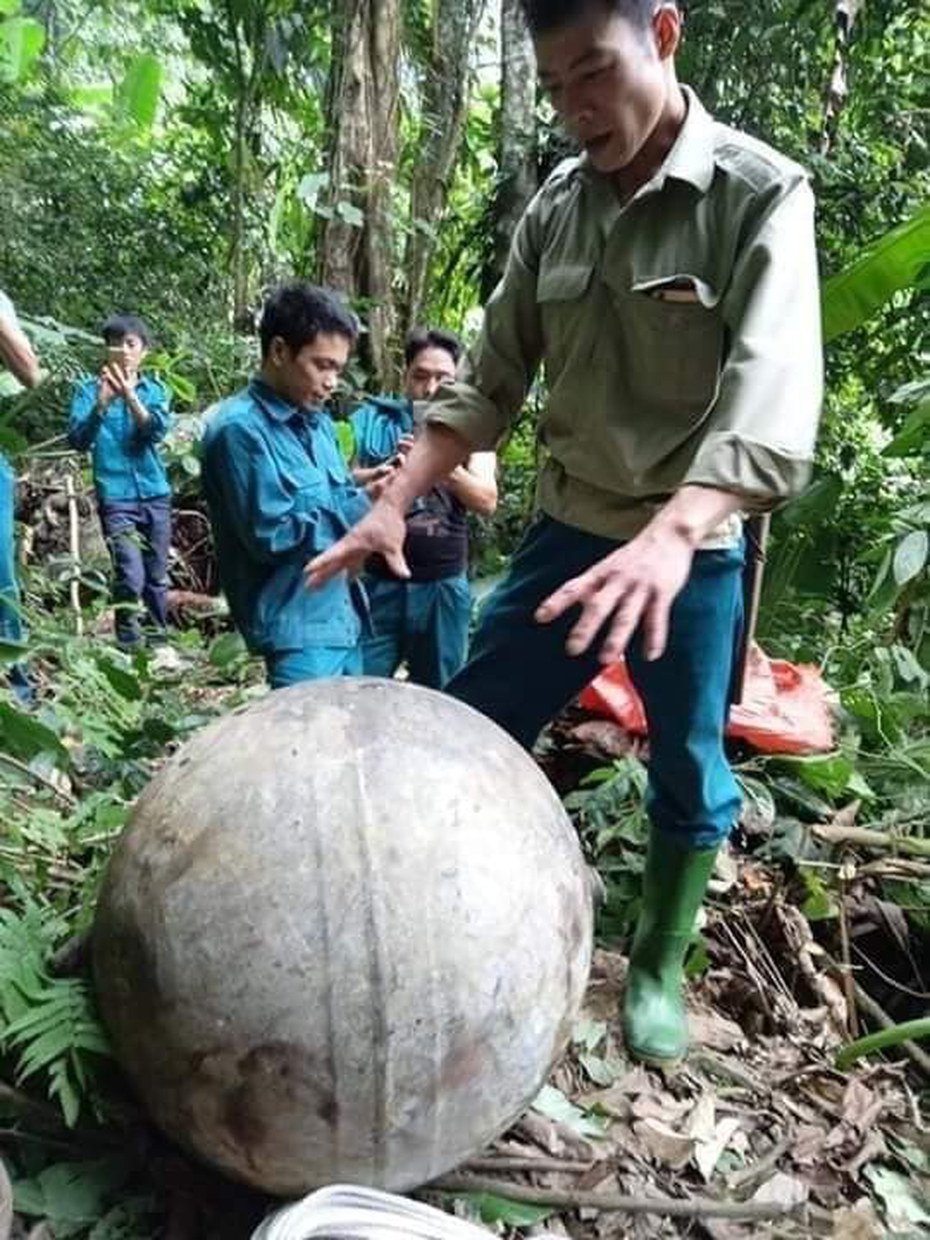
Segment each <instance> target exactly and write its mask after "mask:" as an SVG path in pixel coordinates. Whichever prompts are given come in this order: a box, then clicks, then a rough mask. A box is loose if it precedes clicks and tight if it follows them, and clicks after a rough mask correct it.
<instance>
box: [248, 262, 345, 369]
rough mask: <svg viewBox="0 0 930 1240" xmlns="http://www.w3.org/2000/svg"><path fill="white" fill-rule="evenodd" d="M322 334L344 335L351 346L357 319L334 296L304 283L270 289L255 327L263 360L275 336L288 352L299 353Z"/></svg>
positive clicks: (303, 281)
mask: <svg viewBox="0 0 930 1240" xmlns="http://www.w3.org/2000/svg"><path fill="white" fill-rule="evenodd" d="M322 332H326V333H327V334H332V335H334V336H345V338H346V340H348V341H349V343H350V344H352V345H354V344H355V342H356V341H357V340H358V333H359V325H358V319H357V318H356V317H355V315H354V314H353V313H352V311H351V310H350V309H349V307H348V306H347V305H346V304H345V303H344V302H343V301H342V300H341V299H340V298H339V297H338V296H337V295H336V294H335V293H333V292H331V291H330V290H329V289H326V288H319V287H318V286H317V285H316V284H308V283H307V281H306V280H292V281H290V282H289V283H287V284H279V285H278V287H277V288H274V289H272V290H271V292H270V293H269V294H268V298H267V300H266V301H265V307H264V309H263V310H262V321H261V324H260V326H259V335H260V336H261V341H262V357H263V358H264V357H267V356H268V353H269V351H270V349H271V342H272V340H274V338H275V336H280V337H281V339H282V340H283V341H284V343H285V344H286V345H287V347H288V348H289V349H290V351H291V352H292V353H299V352H300V350H301V349H302V348H303V347H304V345H308V344H312V343H313V342H314V340H316V338H317V336H319V335H320V334H321V333H322Z"/></svg>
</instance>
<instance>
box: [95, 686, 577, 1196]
mask: <svg viewBox="0 0 930 1240" xmlns="http://www.w3.org/2000/svg"><path fill="white" fill-rule="evenodd" d="M591 932H592V913H591V897H590V890H589V885H588V881H587V871H586V867H585V865H584V862H583V859H582V856H581V851H580V849H579V846H578V842H577V838H576V836H575V833H574V831H573V829H572V826H571V823H570V822H569V820H568V818H567V816H566V814H565V811H564V810H563V808H562V805H561V804H560V802H559V800H558V798H557V797H556V795H555V794H554V792H553V791H552V789H551V787H550V785H549V784H548V782H547V780H546V779H545V778H544V776H543V775H542V774H541V773H540V771H539V770H538V768H537V767H536V765H535V764H534V763H533V761H532V760H531V759H530V758H529V757H528V755H527V754H526V753H524V751H523V750H522V749H521V748H520V747H519V746H518V745H517V744H515V743H514V742H513V741H512V740H511V739H510V737H508V736H507V735H505V733H504V732H502V731H501V730H500V729H499V728H498V727H497V726H496V725H495V724H493V723H491V722H489V721H488V720H487V719H485V718H484V717H483V716H482V715H480V714H478V713H477V712H476V711H473V710H471V709H470V708H469V707H467V706H464V705H462V704H461V703H460V702H457V701H455V700H453V699H452V698H448V697H445V696H443V695H441V694H438V693H434V692H432V691H430V690H427V689H421V688H416V687H414V686H410V685H402V684H398V683H396V682H392V681H387V680H370V679H357V680H338V681H336V680H332V681H317V682H313V683H309V684H306V685H299V686H296V687H294V688H292V689H287V690H283V691H279V692H276V693H272V694H269V695H268V696H267V697H264V698H262V699H260V700H259V701H257V702H255V703H253V704H251V705H249V706H247V707H245V708H243V709H240V710H237V711H235V712H233V713H231V714H230V715H228V716H226V717H225V718H223V719H221V720H219V721H218V722H216V723H214V724H212V725H211V726H209V727H207V728H205V729H204V730H203V731H202V732H200V733H199V734H197V735H196V736H195V737H194V738H193V739H192V740H190V741H189V742H188V743H187V744H186V745H185V746H184V747H183V748H182V749H181V750H180V751H179V752H178V753H177V754H176V755H174V757H172V758H171V759H170V760H169V762H168V763H167V765H166V766H165V767H164V768H163V769H162V770H161V772H160V773H159V774H158V775H157V777H156V778H155V779H154V780H153V781H152V783H151V784H150V785H149V787H148V788H147V789H146V790H145V792H144V793H143V795H142V797H141V798H140V800H139V802H138V805H137V806H136V809H135V811H134V813H133V816H132V819H131V821H130V823H129V825H128V826H127V828H126V831H125V832H124V834H123V835H122V837H121V838H120V840H119V841H118V843H117V845H116V848H115V851H114V855H113V857H112V860H111V863H110V866H109V869H108V872H107V875H106V878H105V881H104V885H103V889H102V892H101V895H100V900H99V905H98V909H97V917H96V924H95V929H94V940H93V963H94V976H95V981H96V987H97V993H98V997H99V1002H100V1007H101V1011H102V1013H103V1017H104V1020H105V1023H106V1025H107V1027H108V1029H109V1032H110V1035H111V1038H112V1042H113V1045H114V1048H115V1051H116V1055H117V1058H118V1059H119V1061H120V1062H121V1064H122V1066H123V1067H124V1069H125V1071H126V1072H127V1074H128V1075H129V1077H130V1079H131V1081H132V1082H133V1084H134V1086H135V1088H136V1090H137V1091H138V1093H139V1095H140V1096H141V1098H142V1099H143V1101H144V1104H145V1105H146V1107H147V1108H148V1110H149V1112H150V1114H151V1116H152V1117H153V1119H154V1120H155V1121H156V1123H157V1124H158V1125H159V1126H160V1127H161V1128H162V1129H163V1130H164V1132H166V1133H167V1134H168V1135H169V1136H170V1137H172V1138H173V1139H175V1140H176V1141H178V1142H180V1143H181V1144H182V1145H183V1146H185V1147H187V1148H188V1149H189V1150H191V1151H193V1152H195V1153H196V1154H198V1155H199V1156H200V1157H202V1158H203V1159H205V1160H207V1161H208V1162H209V1163H212V1164H213V1165H214V1166H216V1167H217V1168H219V1169H220V1170H221V1171H223V1172H225V1173H226V1174H228V1175H230V1176H233V1177H235V1178H237V1179H240V1180H243V1181H246V1182H247V1183H249V1184H252V1185H255V1186H256V1187H260V1188H262V1189H264V1190H266V1191H269V1192H272V1193H277V1194H282V1195H289V1194H297V1193H302V1192H305V1191H306V1190H308V1189H310V1188H313V1187H316V1186H319V1185H323V1184H327V1183H331V1182H334V1181H342V1182H345V1181H350V1182H354V1183H364V1184H368V1185H372V1186H376V1187H382V1188H388V1189H404V1188H409V1187H412V1186H414V1185H418V1184H422V1183H425V1182H427V1181H429V1180H431V1179H433V1178H434V1177H436V1176H438V1175H441V1174H442V1173H443V1172H445V1171H447V1170H448V1169H449V1168H451V1167H454V1166H455V1165H457V1164H458V1163H460V1162H461V1161H463V1160H464V1159H466V1158H467V1157H469V1156H471V1155H474V1154H475V1153H476V1152H478V1151H480V1150H481V1149H482V1148H483V1147H484V1146H485V1144H486V1143H487V1142H488V1141H490V1140H491V1139H492V1138H494V1137H495V1136H496V1135H497V1134H498V1133H500V1132H501V1131H503V1130H504V1129H505V1128H506V1127H507V1126H508V1125H509V1124H510V1123H511V1122H512V1121H513V1120H514V1119H515V1118H516V1117H517V1116H518V1115H519V1114H520V1113H521V1112H522V1111H523V1110H524V1109H525V1108H526V1107H527V1105H528V1104H529V1103H530V1102H531V1101H532V1099H533V1097H534V1095H535V1093H536V1091H537V1090H538V1089H539V1087H540V1086H541V1085H542V1083H543V1082H544V1080H545V1078H546V1076H547V1073H548V1071H549V1069H550V1066H551V1065H552V1063H553V1061H554V1059H555V1058H556V1057H557V1056H558V1054H559V1053H560V1051H561V1050H562V1048H563V1046H564V1045H565V1042H566V1040H567V1038H568V1036H569V1034H570V1030H571V1025H572V1021H573V1018H574V1017H575V1015H576V1013H577V1010H578V1007H579V1004H580V1001H581V998H582V995H583V992H584V987H585V983H586V980H587V975H588V969H589V964H590V953H591Z"/></svg>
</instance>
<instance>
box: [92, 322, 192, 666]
mask: <svg viewBox="0 0 930 1240" xmlns="http://www.w3.org/2000/svg"><path fill="white" fill-rule="evenodd" d="M103 339H104V342H105V343H106V346H107V362H106V364H105V365H104V367H103V369H102V371H101V372H100V375H99V377H98V378H96V379H85V380H83V381H82V382H81V383H79V384H78V385H77V387H76V388H75V390H74V395H73V396H72V399H71V413H70V417H69V419H68V442H69V443H70V444H71V446H72V447H73V448H78V449H80V450H82V451H91V452H92V453H93V473H94V487H95V489H96V492H97V504H98V507H99V511H100V524H101V525H102V526H103V533H104V537H105V538H106V540H107V545H108V546H109V548H110V555H111V557H112V559H113V575H114V585H113V598H114V602H115V603H116V639H117V641H118V642H119V644H120V645H121V646H123V647H125V648H126V649H131V648H132V647H134V646H136V645H138V643H139V641H140V639H141V633H140V629H139V618H138V612H139V604H140V601H141V602H142V603H143V604H144V607H145V611H146V613H147V618H148V621H149V624H150V625H151V629H152V637H153V638H155V639H159V638H163V637H164V633H165V627H166V624H167V621H168V552H169V549H170V546H171V487H170V485H169V483H168V475H167V473H166V472H165V466H164V463H163V462H162V459H161V457H160V455H159V452H158V444H159V443H160V442H161V440H163V439H164V437H165V434H166V433H167V431H168V427H169V425H170V422H171V414H170V395H169V392H168V389H167V388H166V387H165V385H164V384H163V383H160V382H159V380H158V379H153V378H152V377H151V376H149V375H143V374H140V367H141V365H142V361H143V359H144V358H145V355H146V353H147V352H148V348H149V343H150V339H151V338H150V335H149V330H148V327H147V326H146V324H145V322H144V321H143V320H142V319H140V318H139V317H138V316H137V315H134V314H118V315H114V316H113V317H112V318H110V319H107V321H106V322H105V323H104V325H103Z"/></svg>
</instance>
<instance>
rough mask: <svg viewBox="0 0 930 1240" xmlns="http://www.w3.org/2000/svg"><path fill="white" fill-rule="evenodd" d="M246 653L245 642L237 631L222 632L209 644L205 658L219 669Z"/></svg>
mask: <svg viewBox="0 0 930 1240" xmlns="http://www.w3.org/2000/svg"><path fill="white" fill-rule="evenodd" d="M247 654H248V650H247V649H246V645H245V642H244V641H243V640H242V638H241V636H240V635H239V634H238V633H223V634H221V636H219V637H218V638H217V639H216V641H215V642H213V644H212V645H211V646H210V653H209V654H208V656H207V658H208V659H209V660H210V665H211V666H212V667H218V668H220V669H221V670H222V669H224V668H227V667H229V666H230V664H232V663H235V662H236V661H237V660H239V659H242V658H244V657H245V656H246V655H247Z"/></svg>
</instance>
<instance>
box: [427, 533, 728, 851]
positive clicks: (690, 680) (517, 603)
mask: <svg viewBox="0 0 930 1240" xmlns="http://www.w3.org/2000/svg"><path fill="white" fill-rule="evenodd" d="M620 545H621V544H620V543H618V542H614V541H612V540H611V539H608V538H599V537H597V536H596V535H594V534H586V533H585V532H584V531H582V530H578V529H575V528H573V527H572V526H568V525H563V524H562V523H561V522H559V521H554V520H552V518H550V517H541V518H539V520H537V521H536V522H535V523H534V524H533V525H532V526H531V527H530V529H529V531H528V532H527V534H526V535H525V537H524V539H523V542H522V543H521V545H520V547H519V548H518V550H517V552H516V554H515V556H514V558H513V561H512V562H511V565H510V571H509V572H508V574H507V577H506V578H505V580H504V581H503V582H502V583H501V585H500V586H499V587H498V588H497V589H496V590H495V591H494V593H493V594H492V595H491V597H490V599H489V600H488V603H487V605H486V607H485V608H484V611H483V612H482V615H481V619H480V622H479V625H478V631H477V633H476V634H475V636H474V639H473V641H472V647H471V655H470V657H469V660H468V662H467V663H466V665H465V667H464V668H463V669H462V670H461V672H459V674H458V675H457V676H455V677H454V678H453V679H452V680H451V681H450V683H449V684H448V685H447V687H446V692H447V693H449V694H451V695H452V696H453V697H457V698H459V699H460V700H461V701H463V702H467V703H468V704H469V705H470V706H474V707H475V709H476V710H480V711H481V712H482V713H483V714H485V715H488V716H489V717H490V718H491V719H493V720H495V722H497V723H499V724H500V726H501V727H503V728H504V729H505V730H506V731H508V732H509V733H510V734H511V735H512V736H513V737H515V738H516V740H518V741H520V742H521V744H523V745H524V746H526V747H527V748H530V747H531V746H532V745H533V743H534V741H535V740H536V738H537V736H538V735H539V733H540V731H541V729H542V728H543V727H544V726H545V724H547V723H548V722H549V721H550V720H551V719H552V718H553V717H554V716H555V715H557V714H558V712H559V711H560V710H561V709H562V708H563V707H564V706H566V705H567V704H568V703H569V702H570V701H571V700H572V698H574V697H575V696H576V695H577V694H578V693H579V692H580V691H581V689H583V688H584V686H585V685H586V684H588V682H589V681H591V680H592V679H593V678H594V677H595V676H596V675H597V673H598V671H599V670H600V664H599V663H598V659H597V644H595V647H594V648H593V649H591V650H589V651H587V652H586V653H585V654H584V655H581V656H578V657H573V656H571V655H569V654H567V653H566V651H565V641H566V638H567V637H568V633H569V630H570V629H571V628H572V626H573V625H574V623H575V621H576V620H577V618H578V614H579V609H578V608H573V609H572V610H571V611H570V612H569V613H568V614H567V615H565V616H562V617H561V618H560V619H559V620H557V621H555V622H554V623H552V624H538V623H537V622H536V621H535V620H534V619H533V613H534V612H535V610H536V608H537V607H538V606H539V604H540V603H541V602H542V601H543V599H545V598H546V597H547V596H548V595H550V594H552V592H553V591H554V590H556V589H557V588H558V587H559V586H560V585H562V584H563V583H564V582H566V581H568V580H569V579H570V578H572V577H577V576H578V575H579V574H581V573H583V572H585V570H586V569H588V568H591V567H592V565H594V564H596V563H597V561H598V560H601V559H603V558H604V557H605V556H606V555H609V554H610V552H611V551H615V550H616V549H617V547H619V546H620ZM742 570H743V548H742V546H739V547H734V548H732V549H731V550H727V551H699V552H698V553H697V554H696V555H695V557H694V564H693V567H692V570H691V576H690V578H689V579H688V582H687V584H686V585H685V587H684V589H683V590H682V592H681V593H680V594H679V595H678V597H677V598H676V600H675V602H674V605H673V607H672V616H671V624H670V631H669V640H668V645H667V647H666V650H665V653H664V654H663V655H662V657H661V658H660V659H657V660H656V661H655V662H651V663H647V662H646V661H645V660H644V659H643V658H642V655H641V652H640V642H639V635H638V634H634V636H633V640H632V641H631V643H630V646H629V648H628V649H627V662H628V665H629V669H630V674H631V676H632V677H633V681H634V683H635V685H636V688H637V689H638V691H639V693H640V695H641V697H642V699H643V702H644V705H645V708H646V716H647V719H648V723H649V751H650V761H649V791H648V809H649V815H650V818H651V820H652V823H653V826H654V827H656V828H658V829H659V830H662V831H667V832H670V833H672V834H674V835H676V836H678V838H679V839H682V840H683V842H684V843H686V845H687V846H690V847H699V848H706V847H711V846H714V845H717V844H719V843H721V841H722V840H724V839H725V838H726V837H727V835H728V834H729V832H730V830H731V828H732V826H733V823H734V822H735V820H736V817H737V814H738V813H739V806H740V793H739V788H738V785H737V783H736V780H735V778H734V776H733V773H732V771H731V770H730V766H729V763H728V762H727V757H726V754H725V752H724V747H723V729H724V725H725V722H726V718H727V713H728V708H729V700H730V687H731V681H732V676H733V661H734V656H735V653H736V646H737V642H738V639H739V631H740V626H741V623H742V598H743V595H742Z"/></svg>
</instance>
